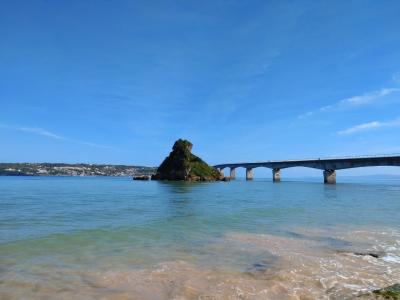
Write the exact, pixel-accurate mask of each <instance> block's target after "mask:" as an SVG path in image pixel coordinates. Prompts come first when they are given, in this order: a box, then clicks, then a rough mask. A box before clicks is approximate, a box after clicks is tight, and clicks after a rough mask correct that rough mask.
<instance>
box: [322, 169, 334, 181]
mask: <svg viewBox="0 0 400 300" xmlns="http://www.w3.org/2000/svg"><path fill="white" fill-rule="evenodd" d="M324 183H326V184H336V171H335V170H325V171H324Z"/></svg>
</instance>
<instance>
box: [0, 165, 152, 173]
mask: <svg viewBox="0 0 400 300" xmlns="http://www.w3.org/2000/svg"><path fill="white" fill-rule="evenodd" d="M156 170H157V168H154V167H146V166H129V165H101V164H83V163H80V164H67V163H0V176H137V175H152V174H154V173H155V172H156Z"/></svg>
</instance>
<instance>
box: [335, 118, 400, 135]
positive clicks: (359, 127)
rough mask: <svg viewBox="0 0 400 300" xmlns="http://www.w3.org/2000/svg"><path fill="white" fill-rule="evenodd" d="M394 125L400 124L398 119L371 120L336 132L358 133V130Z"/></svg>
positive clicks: (345, 133) (344, 133)
mask: <svg viewBox="0 0 400 300" xmlns="http://www.w3.org/2000/svg"><path fill="white" fill-rule="evenodd" d="M395 126H400V119H396V120H393V121H388V122H380V121H373V122H368V123H363V124H359V125H356V126H353V127H350V128H347V129H345V130H341V131H339V132H338V133H337V134H338V135H349V134H354V133H358V132H360V131H368V130H371V129H377V128H382V127H395Z"/></svg>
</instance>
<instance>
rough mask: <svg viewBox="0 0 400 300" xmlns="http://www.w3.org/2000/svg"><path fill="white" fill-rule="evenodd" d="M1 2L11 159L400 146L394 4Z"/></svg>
mask: <svg viewBox="0 0 400 300" xmlns="http://www.w3.org/2000/svg"><path fill="white" fill-rule="evenodd" d="M1 5H2V8H1V10H0V101H1V110H0V140H1V148H2V149H1V151H0V161H2V162H9V161H13V162H44V161H47V162H90V163H123V164H141V165H158V164H159V162H160V161H161V160H162V159H163V158H164V157H165V155H166V154H167V153H168V152H169V151H170V148H171V146H172V143H173V142H174V140H176V139H177V138H180V137H182V138H187V139H189V140H191V141H192V142H193V143H194V152H195V153H196V154H198V155H200V156H201V157H203V158H204V159H205V160H206V161H208V162H209V163H212V164H217V163H224V162H237V161H260V160H270V159H285V158H306V157H325V156H342V155H358V154H361V155H365V154H384V153H399V152H400V135H399V134H398V133H399V129H400V18H399V15H400V2H399V1H396V0H393V1H364V0H363V1H2V3H1ZM385 170H386V169H385ZM387 170H388V172H397V173H399V172H398V171H396V170H397V169H396V170H395V169H394V168H392V169H391V168H389V169H387ZM371 172H373V171H371ZM375 172H376V170H375Z"/></svg>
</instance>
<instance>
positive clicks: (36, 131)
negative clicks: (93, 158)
mask: <svg viewBox="0 0 400 300" xmlns="http://www.w3.org/2000/svg"><path fill="white" fill-rule="evenodd" d="M0 127H2V128H9V129H13V130H18V131H23V132H28V133H33V134H36V135H41V136H44V137H47V138H51V139H54V140H61V141H66V142H70V143H74V144H80V145H85V146H90V147H95V148H102V149H113V147H111V146H107V145H101V144H96V143H92V142H87V141H81V140H75V139H70V138H67V137H63V136H60V135H58V134H55V133H53V132H50V131H48V130H46V129H43V128H39V127H26V126H13V125H7V124H2V123H0Z"/></svg>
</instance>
